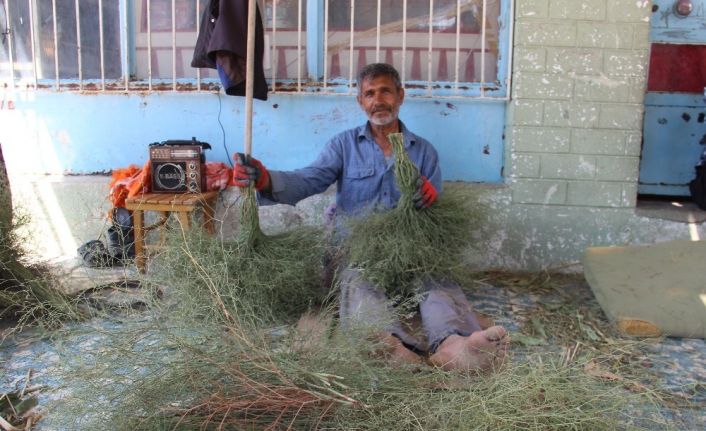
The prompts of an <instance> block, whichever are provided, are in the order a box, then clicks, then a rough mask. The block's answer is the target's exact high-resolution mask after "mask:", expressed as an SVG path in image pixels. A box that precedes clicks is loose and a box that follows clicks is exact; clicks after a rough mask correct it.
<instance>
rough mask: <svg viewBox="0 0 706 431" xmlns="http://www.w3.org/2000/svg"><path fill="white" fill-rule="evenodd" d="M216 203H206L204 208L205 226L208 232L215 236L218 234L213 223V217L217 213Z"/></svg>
mask: <svg viewBox="0 0 706 431" xmlns="http://www.w3.org/2000/svg"><path fill="white" fill-rule="evenodd" d="M215 207H216V203H215V202H206V203H204V206H203V218H204V221H203V225H204V227H205V228H206V232H208V233H210V234H211V235H213V234H214V233H215V232H216V228H215V226H214V223H213V217H214V213H215Z"/></svg>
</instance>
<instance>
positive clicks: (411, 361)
mask: <svg viewBox="0 0 706 431" xmlns="http://www.w3.org/2000/svg"><path fill="white" fill-rule="evenodd" d="M380 341H381V342H382V345H383V349H382V351H381V353H382V354H383V355H384V356H385V357H386V358H387V359H388V360H389V361H390V363H391V364H392V365H418V364H422V363H423V361H422V358H421V356H419V355H417V354H416V353H414V352H413V351H411V350H409V349H408V348H407V347H405V345H404V344H402V341H400V339H399V338H397V337H395V336H394V335H392V334H390V333H387V332H383V333H381V334H380Z"/></svg>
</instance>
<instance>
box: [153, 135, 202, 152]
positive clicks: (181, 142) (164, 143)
mask: <svg viewBox="0 0 706 431" xmlns="http://www.w3.org/2000/svg"><path fill="white" fill-rule="evenodd" d="M167 145H169V146H180V145H197V146H200V147H201V149H202V150H210V149H211V145H210V144H209V143H208V142H201V141H197V140H196V137H192V138H191V140H190V141H188V140H186V139H169V140H167V141H162V142H153V143H151V144H150V145H149V146H150V147H161V146H167Z"/></svg>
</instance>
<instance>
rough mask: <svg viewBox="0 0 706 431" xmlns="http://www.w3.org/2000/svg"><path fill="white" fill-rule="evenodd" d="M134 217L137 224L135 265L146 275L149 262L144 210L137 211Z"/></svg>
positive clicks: (135, 227)
mask: <svg viewBox="0 0 706 431" xmlns="http://www.w3.org/2000/svg"><path fill="white" fill-rule="evenodd" d="M132 216H133V222H134V224H135V226H134V229H135V265H137V270H138V271H140V273H142V274H144V273H145V270H146V261H147V258H146V257H145V221H144V219H143V215H142V210H135V211H134V212H133V214H132Z"/></svg>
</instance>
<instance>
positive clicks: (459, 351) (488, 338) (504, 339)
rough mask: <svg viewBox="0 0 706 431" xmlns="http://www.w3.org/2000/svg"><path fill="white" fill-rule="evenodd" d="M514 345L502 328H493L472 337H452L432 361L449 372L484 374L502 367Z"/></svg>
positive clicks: (477, 332) (438, 350) (432, 356)
mask: <svg viewBox="0 0 706 431" xmlns="http://www.w3.org/2000/svg"><path fill="white" fill-rule="evenodd" d="M509 342H510V339H509V337H508V336H507V331H505V329H504V328H503V327H502V326H491V327H490V328H488V329H485V330H481V331H476V332H474V333H472V334H471V335H470V336H468V337H462V336H460V335H456V334H454V335H450V336H448V337H447V338H446V339H445V340H444V341H443V342H442V343H441V344H440V345H439V347H438V348H437V349H436V352H435V353H434V354H433V355H431V356H430V357H429V362H430V363H431V364H432V365H435V366H437V367H439V368H442V369H444V370H446V371H450V370H465V371H473V370H477V371H483V370H489V369H492V368H497V367H499V366H500V365H502V363H503V361H504V359H505V355H506V354H507V347H508V344H509Z"/></svg>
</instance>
